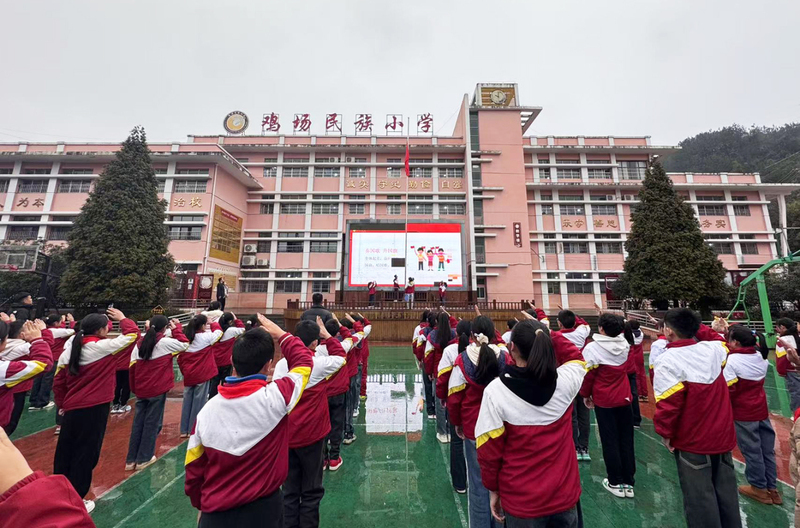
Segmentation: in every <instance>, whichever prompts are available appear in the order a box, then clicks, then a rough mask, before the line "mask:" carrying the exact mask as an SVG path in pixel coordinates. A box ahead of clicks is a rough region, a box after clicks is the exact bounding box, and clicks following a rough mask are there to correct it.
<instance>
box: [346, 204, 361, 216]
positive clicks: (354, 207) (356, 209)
mask: <svg viewBox="0 0 800 528" xmlns="http://www.w3.org/2000/svg"><path fill="white" fill-rule="evenodd" d="M365 210H366V208H365V206H364V204H363V203H351V204H349V206H348V209H347V211H348V212H349V213H350V214H356V215H362V214H365V213H364V211H365Z"/></svg>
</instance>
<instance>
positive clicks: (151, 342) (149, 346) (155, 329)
mask: <svg viewBox="0 0 800 528" xmlns="http://www.w3.org/2000/svg"><path fill="white" fill-rule="evenodd" d="M168 324H169V319H167V318H166V317H164V316H163V315H156V316H155V317H153V318H152V319H150V328H149V329H148V330H147V333H145V334H144V337H143V338H142V344H141V346H140V347H139V357H140V358H142V359H144V360H148V359H150V358H151V357H153V350H154V349H155V348H156V336H157V335H158V334H160V333H161V332H163V331H164V329H165V328H166V327H167V325H168Z"/></svg>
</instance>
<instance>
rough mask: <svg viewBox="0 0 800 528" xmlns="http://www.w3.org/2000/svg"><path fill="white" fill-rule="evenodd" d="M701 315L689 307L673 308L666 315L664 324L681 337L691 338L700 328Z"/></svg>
mask: <svg viewBox="0 0 800 528" xmlns="http://www.w3.org/2000/svg"><path fill="white" fill-rule="evenodd" d="M700 323H701V320H700V315H698V314H697V312H695V311H694V310H690V309H688V308H672V309H671V310H668V311H667V313H666V314H665V315H664V326H667V327H669V328H670V329H671V330H672V331H673V332H675V335H677V336H678V337H680V338H681V339H691V338H693V337H694V336H695V335H697V331H698V330H700Z"/></svg>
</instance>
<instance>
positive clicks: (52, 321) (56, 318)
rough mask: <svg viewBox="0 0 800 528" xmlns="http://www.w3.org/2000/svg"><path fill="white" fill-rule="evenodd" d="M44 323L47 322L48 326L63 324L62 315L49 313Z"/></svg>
mask: <svg viewBox="0 0 800 528" xmlns="http://www.w3.org/2000/svg"><path fill="white" fill-rule="evenodd" d="M44 324H46V325H47V327H48V328H52V327H53V326H57V325H59V324H61V316H60V315H58V314H52V315H49V316H47V319H45V320H44Z"/></svg>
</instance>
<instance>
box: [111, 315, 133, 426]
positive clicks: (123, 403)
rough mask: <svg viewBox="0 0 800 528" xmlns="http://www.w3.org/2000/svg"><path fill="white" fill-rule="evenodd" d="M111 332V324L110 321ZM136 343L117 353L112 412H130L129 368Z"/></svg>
mask: <svg viewBox="0 0 800 528" xmlns="http://www.w3.org/2000/svg"><path fill="white" fill-rule="evenodd" d="M108 330H109V332H110V331H111V326H110V322H109V328H108ZM135 346H136V343H131V344H130V345H128V347H127V348H126V349H125V350H123V351H122V352H120V353H119V354H117V356H116V357H117V373H116V383H115V386H114V401H113V402H111V414H122V413H126V412H130V410H131V406H130V405H128V400H130V399H131V384H130V374H129V373H128V369H129V368H130V363H131V353H132V352H133V347H135Z"/></svg>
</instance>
